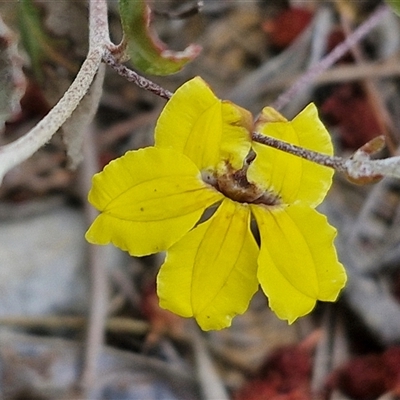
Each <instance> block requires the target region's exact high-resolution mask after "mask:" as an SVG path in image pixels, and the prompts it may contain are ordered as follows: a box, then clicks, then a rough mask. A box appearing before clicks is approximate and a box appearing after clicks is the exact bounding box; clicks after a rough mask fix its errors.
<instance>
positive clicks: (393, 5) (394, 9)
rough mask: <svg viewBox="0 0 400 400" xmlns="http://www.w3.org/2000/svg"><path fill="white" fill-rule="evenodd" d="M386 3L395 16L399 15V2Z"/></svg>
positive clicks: (390, 0) (388, 1)
mask: <svg viewBox="0 0 400 400" xmlns="http://www.w3.org/2000/svg"><path fill="white" fill-rule="evenodd" d="M386 3H388V4H389V5H390V6H391V7H392V9H393V11H394V12H395V13H396V14H397V15H400V0H386Z"/></svg>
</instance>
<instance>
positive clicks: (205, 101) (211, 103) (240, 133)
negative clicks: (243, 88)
mask: <svg viewBox="0 0 400 400" xmlns="http://www.w3.org/2000/svg"><path fill="white" fill-rule="evenodd" d="M251 120H252V117H251V114H250V113H249V112H248V111H246V110H244V109H242V108H241V107H238V106H236V105H235V104H233V103H230V102H228V101H221V100H219V99H218V98H217V97H216V96H215V95H214V93H213V92H212V91H211V89H210V88H209V86H208V85H207V84H206V83H205V82H204V81H203V80H202V79H201V78H200V77H196V78H193V79H192V80H190V81H188V82H186V83H185V84H183V85H182V86H181V87H180V88H178V89H177V90H176V91H175V93H174V95H173V96H172V98H171V99H170V100H169V101H168V103H167V104H166V105H165V107H164V109H163V111H162V112H161V115H160V117H159V119H158V121H157V125H156V129H155V143H156V147H163V148H173V149H175V150H176V151H179V152H181V153H183V154H185V155H186V156H188V157H189V158H190V159H191V160H192V161H193V162H194V163H195V164H196V165H197V167H198V168H199V169H200V170H203V169H210V168H215V167H216V166H217V165H218V164H219V162H220V161H221V160H228V161H229V162H230V163H231V164H232V165H233V166H234V168H240V167H241V166H242V163H243V159H244V157H245V156H246V154H247V153H248V151H249V149H250V145H251V143H250V133H249V130H250V128H251Z"/></svg>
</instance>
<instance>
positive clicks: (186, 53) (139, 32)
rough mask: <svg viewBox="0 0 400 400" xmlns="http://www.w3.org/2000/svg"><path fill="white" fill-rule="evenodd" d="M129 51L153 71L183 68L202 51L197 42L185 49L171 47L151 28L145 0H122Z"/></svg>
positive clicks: (165, 72)
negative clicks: (167, 46) (168, 47)
mask: <svg viewBox="0 0 400 400" xmlns="http://www.w3.org/2000/svg"><path fill="white" fill-rule="evenodd" d="M119 9H120V14H121V22H122V28H123V31H124V40H125V41H126V43H127V54H128V56H129V57H130V59H131V61H132V63H133V65H134V66H135V67H136V68H138V69H140V70H141V71H143V72H145V73H149V74H154V75H170V74H174V73H175V72H178V71H180V70H181V69H182V68H183V67H184V66H185V65H186V64H187V63H188V62H189V61H191V60H193V59H194V58H195V57H196V56H197V55H198V54H199V52H200V50H201V48H200V46H198V45H194V44H192V45H190V46H188V47H187V48H186V49H185V50H183V51H178V52H175V51H172V50H169V49H167V48H166V45H165V44H164V43H162V42H161V41H160V39H159V38H158V37H157V35H156V34H155V33H154V32H153V31H152V30H151V28H150V9H149V7H148V6H147V5H146V1H145V0H119Z"/></svg>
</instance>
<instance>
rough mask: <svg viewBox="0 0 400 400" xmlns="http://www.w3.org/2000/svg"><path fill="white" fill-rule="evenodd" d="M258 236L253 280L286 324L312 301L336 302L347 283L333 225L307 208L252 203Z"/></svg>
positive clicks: (310, 305)
mask: <svg viewBox="0 0 400 400" xmlns="http://www.w3.org/2000/svg"><path fill="white" fill-rule="evenodd" d="M251 210H252V212H253V214H254V216H255V218H256V221H257V224H258V228H259V231H260V236H261V250H260V256H259V260H258V263H259V269H258V279H259V282H260V284H261V287H262V289H263V291H264V293H265V294H266V295H267V296H268V298H269V303H270V307H271V309H272V310H273V311H274V312H275V313H276V314H277V315H278V317H279V318H281V319H287V320H288V321H289V323H292V322H293V321H295V320H296V319H297V318H298V317H301V316H303V315H305V314H307V313H309V312H310V311H311V310H312V309H313V308H314V306H315V304H316V301H317V300H323V301H335V300H336V298H337V296H338V294H339V292H340V290H341V289H342V288H343V286H344V285H345V283H346V273H345V270H344V268H343V266H342V264H340V263H339V262H338V259H337V255H336V250H335V247H334V245H333V239H334V237H335V236H336V229H335V228H333V227H332V226H330V225H329V224H328V222H327V219H326V217H325V216H324V215H322V214H319V213H318V212H317V211H315V210H314V209H312V208H310V207H304V206H295V205H293V206H289V207H285V208H283V207H281V208H278V207H277V208H275V209H272V210H269V209H267V208H266V207H264V206H251Z"/></svg>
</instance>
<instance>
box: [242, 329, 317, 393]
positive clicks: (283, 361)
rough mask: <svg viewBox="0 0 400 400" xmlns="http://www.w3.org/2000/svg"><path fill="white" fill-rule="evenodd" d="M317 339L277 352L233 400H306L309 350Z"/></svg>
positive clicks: (309, 375)
mask: <svg viewBox="0 0 400 400" xmlns="http://www.w3.org/2000/svg"><path fill="white" fill-rule="evenodd" d="M318 337H319V335H317V336H315V335H314V336H312V340H311V341H306V342H303V343H300V344H298V345H292V346H287V347H283V348H281V349H278V350H276V351H275V352H274V353H273V354H271V356H270V357H269V358H268V359H267V361H266V362H265V364H264V366H263V367H262V368H261V370H260V372H259V375H258V376H257V377H256V378H255V379H253V380H250V381H249V382H248V383H247V384H246V385H245V386H244V387H243V388H242V389H241V390H240V391H239V392H238V393H236V396H235V400H264V399H268V400H309V399H310V398H311V388H310V378H311V371H312V350H313V349H314V346H315V343H316V340H317V339H318Z"/></svg>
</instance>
